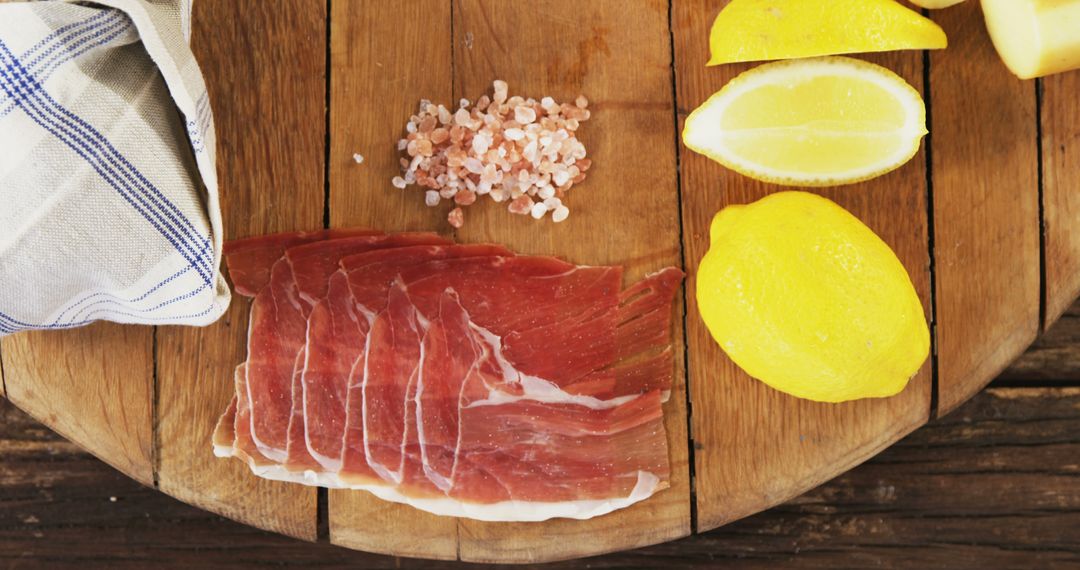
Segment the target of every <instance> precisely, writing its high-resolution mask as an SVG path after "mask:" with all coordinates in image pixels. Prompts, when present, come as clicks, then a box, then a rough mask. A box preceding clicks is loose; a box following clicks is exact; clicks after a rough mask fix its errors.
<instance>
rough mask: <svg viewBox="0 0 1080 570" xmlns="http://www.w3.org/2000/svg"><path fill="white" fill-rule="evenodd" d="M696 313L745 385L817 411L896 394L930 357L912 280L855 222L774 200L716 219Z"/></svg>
mask: <svg viewBox="0 0 1080 570" xmlns="http://www.w3.org/2000/svg"><path fill="white" fill-rule="evenodd" d="M695 288H696V299H697V305H698V312H699V313H700V314H701V317H702V319H703V320H704V321H705V324H706V326H707V327H708V329H709V332H710V333H711V334H712V336H713V338H714V339H715V340H716V342H717V343H719V345H720V347H721V348H722V349H723V350H724V351H725V352H726V353H727V354H728V356H729V357H730V358H731V360H732V361H734V362H735V364H737V365H738V366H739V367H740V368H742V369H743V370H745V371H746V372H747V373H748V374H749V375H750V376H753V377H754V378H757V379H758V380H761V381H762V382H765V383H766V384H768V385H770V386H772V387H773V388H776V389H777V390H780V391H782V392H786V393H788V394H792V395H794V396H798V397H800V398H807V399H811V400H816V401H821V402H843V401H846V400H854V399H859V398H875V397H886V396H891V395H893V394H896V393H898V392H900V391H901V390H903V389H904V387H905V386H906V385H907V383H908V380H909V379H911V377H912V376H914V375H915V373H916V372H918V370H919V368H920V367H921V366H922V364H923V362H925V361H926V358H927V356H928V355H929V353H930V329H929V327H928V326H927V323H926V316H925V314H924V313H923V306H922V303H921V301H920V300H919V296H918V294H917V293H916V291H915V287H914V285H912V282H911V278H910V277H909V276H908V273H907V270H905V269H904V266H903V264H902V263H901V262H900V260H899V259H897V257H896V254H895V253H893V251H892V249H890V248H889V246H888V245H887V244H886V243H885V242H884V241H882V239H881V238H879V237H878V236H877V235H876V234H874V232H873V231H872V230H871V229H870V228H868V227H866V225H864V224H863V223H862V222H861V221H859V219H858V218H856V217H855V216H853V215H851V214H850V213H849V212H848V211H847V210H844V209H843V208H841V207H840V206H838V205H836V204H835V203H833V202H831V201H829V200H827V199H825V198H822V197H820V196H817V195H814V194H810V193H807V192H779V193H776V194H771V195H769V196H767V197H765V198H762V199H761V200H758V201H757V202H754V203H752V204H748V205H737V206H729V207H727V208H724V209H723V210H721V211H720V212H719V213H718V214H717V215H716V217H715V218H713V222H712V227H711V229H710V245H709V251H708V253H706V254H705V257H704V258H703V259H702V261H701V264H700V265H699V266H698V272H697V277H696V280H695Z"/></svg>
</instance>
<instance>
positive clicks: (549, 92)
mask: <svg viewBox="0 0 1080 570" xmlns="http://www.w3.org/2000/svg"><path fill="white" fill-rule="evenodd" d="M667 16H668V6H667V2H664V1H663V0H650V1H647V2H637V3H635V4H634V7H633V9H627V8H626V4H625V3H624V2H620V1H618V0H605V1H600V0H592V1H589V2H580V1H578V0H545V1H538V2H529V3H517V2H485V1H481V0H458V1H456V2H454V14H453V18H454V66H453V68H454V93H453V96H454V97H453V99H454V100H457V99H459V98H462V97H464V98H467V99H469V100H475V99H477V98H478V97H479V96H480V95H481V94H483V93H490V92H491V83H492V81H493V80H495V79H503V80H505V81H506V82H507V83H508V84H509V86H510V94H511V95H514V94H518V95H523V96H531V97H536V98H540V97H542V96H552V97H554V98H555V99H556V100H558V101H573V100H574V99H575V98H576V97H577V96H578V95H579V94H584V95H586V97H588V99H589V101H590V105H589V108H590V109H591V110H592V112H593V115H592V118H591V119H590V120H589V121H587V122H586V123H584V124H583V126H582V128H581V130H580V131H579V133H580V137H581V140H582V141H583V142H584V143H585V145H586V146H587V148H588V150H589V156H590V158H592V159H593V161H594V162H593V163H594V165H595V168H594V169H592V170H590V171H589V178H588V179H587V180H586V181H585V182H584V183H582V184H581V185H579V186H575V187H574V188H572V189H571V190H570V192H569V193H568V194H567V198H566V203H567V205H568V206H569V207H570V210H571V214H570V217H569V218H568V219H567V220H566V221H565V222H562V223H560V224H554V223H553V222H551V221H550V219H545V220H543V221H534V220H532V219H530V218H527V217H519V216H515V215H513V214H510V213H508V212H506V210H505V208H506V205H505V204H501V205H500V204H494V203H484V204H478V205H474V206H472V207H470V208H469V209H468V210H467V213H466V220H465V226H464V227H463V228H462V229H461V230H460V231H458V232H457V233H458V237H459V238H460V239H461V240H462V241H467V242H483V241H492V242H495V243H502V244H505V245H507V246H509V247H510V248H512V249H515V250H517V251H522V252H527V253H535V254H548V255H550V254H554V255H558V256H559V257H562V258H564V259H567V260H569V261H572V262H574V263H579V264H590V265H597V264H614V265H622V266H623V267H624V268H625V270H626V282H627V283H632V282H634V281H637V280H638V279H641V278H642V277H643V276H644V275H645V274H646V273H649V272H652V271H656V270H659V269H661V268H663V267H666V266H672V265H674V266H679V265H680V251H679V212H678V195H677V192H678V187H677V181H676V164H675V133H674V122H673V108H674V105H673V101H672V92H671V68H670V65H671V56H670V54H671V45H670V35H669V29H668V17H667ZM523 54H527V55H523ZM484 202H488V201H484ZM673 311H674V315H675V317H674V319H673V323H674V326H673V331H672V334H673V338H674V343H675V350H676V354H679V355H681V354H682V352H683V350H682V330H681V329H682V326H681V322H682V303H681V299H680V301H679V302H677V303H675V306H674V307H673ZM676 360H677V362H675V363H673V365H674V366H676V370H675V378H676V382H675V384H674V386H673V388H672V393H671V398H670V400H669V401H668V402H667V404H666V405H665V410H664V415H665V426H666V428H667V432H668V445H669V453H670V459H671V470H672V471H671V472H672V477H671V488H670V489H667V490H665V491H662V492H660V493H658V494H657V495H655V496H654V497H652V498H650V499H649V500H647V501H645V502H643V503H641V504H639V505H635V506H633V507H630V508H628V509H625V510H622V511H618V512H615V513H612V514H610V515H606V516H603V517H599V518H596V519H592V520H588V521H574V520H565V519H564V520H552V521H548V522H545V523H541V524H536V523H518V524H506V523H496V524H493V523H481V522H478V521H472V520H465V519H462V520H461V521H460V523H459V528H460V531H459V532H460V558H461V559H462V560H468V561H483V562H488V561H492V562H493V561H498V562H532V561H545V560H554V559H563V558H571V557H578V556H584V555H590V554H597V553H602V552H610V551H613V550H621V549H625V548H633V547H635V546H641V545H645V544H652V543H656V542H661V541H665V540H671V539H673V538H678V537H681V536H685V535H687V534H689V532H690V511H689V506H690V494H689V466H688V461H687V445H686V441H687V436H686V415H685V414H686V411H685V401H686V400H685V398H686V396H685V388H684V384H683V377H684V374H683V369H682V359H681V358H677V359H676Z"/></svg>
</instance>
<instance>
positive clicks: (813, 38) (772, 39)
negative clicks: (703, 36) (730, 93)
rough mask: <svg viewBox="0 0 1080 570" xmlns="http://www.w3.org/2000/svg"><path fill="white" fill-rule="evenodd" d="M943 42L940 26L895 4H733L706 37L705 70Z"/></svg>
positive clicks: (863, 0) (781, 0)
mask: <svg viewBox="0 0 1080 570" xmlns="http://www.w3.org/2000/svg"><path fill="white" fill-rule="evenodd" d="M947 43H948V41H947V40H946V37H945V32H944V31H943V30H942V29H941V26H938V25H937V24H935V23H934V22H933V21H931V20H930V19H928V18H926V17H923V16H922V15H921V14H919V13H918V12H915V11H914V10H911V9H909V8H907V7H905V6H903V5H901V4H899V3H897V2H895V1H894V0H829V1H828V2H823V1H822V0H732V2H731V3H729V4H728V5H727V6H726V7H725V8H724V9H723V10H721V11H720V14H719V15H717V16H716V20H715V21H714V22H713V26H712V30H711V31H710V32H709V49H710V52H711V54H712V57H711V59H710V60H709V65H719V64H722V63H734V62H738V61H761V60H768V59H793V58H800V57H815V56H820V55H836V54H843V53H865V52H877V51H892V50H900V49H941V48H944V47H945V46H946V44H947Z"/></svg>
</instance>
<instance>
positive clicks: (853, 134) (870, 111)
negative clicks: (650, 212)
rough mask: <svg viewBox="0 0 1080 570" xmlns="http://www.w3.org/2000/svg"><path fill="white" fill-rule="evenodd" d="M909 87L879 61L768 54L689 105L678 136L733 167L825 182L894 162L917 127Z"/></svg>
mask: <svg viewBox="0 0 1080 570" xmlns="http://www.w3.org/2000/svg"><path fill="white" fill-rule="evenodd" d="M926 132H927V131H926V107H925V105H924V104H923V101H922V97H921V96H920V94H919V92H918V91H916V90H915V89H914V88H913V87H911V86H910V85H909V84H908V83H907V82H906V81H904V79H903V78H901V77H899V76H898V75H896V74H895V73H893V72H891V71H889V70H888V69H885V68H883V67H881V66H878V65H874V64H872V63H868V62H865V61H861V60H857V59H852V58H847V57H825V58H815V59H807V60H797V61H784V62H776V63H770V64H766V65H762V66H759V67H756V68H754V69H752V70H750V71H747V72H745V73H743V74H741V75H739V76H738V77H736V78H735V79H733V80H731V81H730V82H729V83H728V84H727V85H725V86H724V87H723V88H722V89H721V90H720V91H718V92H717V93H715V94H714V95H713V96H712V97H710V98H709V99H708V100H707V101H705V103H703V104H702V105H701V106H700V107H698V108H697V109H695V110H694V111H693V112H692V113H691V114H690V115H689V116H688V117H687V119H686V122H685V126H684V129H683V133H682V138H683V142H684V143H685V144H686V146H687V147H689V148H690V149H691V150H694V151H696V152H699V153H701V154H704V155H706V156H708V157H709V158H711V159H713V160H715V161H717V162H719V163H720V164H722V165H724V166H726V167H728V168H730V169H732V170H735V171H736V172H739V173H741V174H743V175H746V176H750V177H751V178H755V179H758V180H762V181H765V182H772V183H777V184H786V185H790V186H835V185H839V184H848V183H852V182H859V181H862V180H867V179H870V178H874V177H876V176H879V175H881V174H884V173H886V172H889V171H891V170H894V169H895V168H897V167H899V166H900V165H902V164H904V163H905V162H907V161H908V160H910V159H911V157H913V156H914V155H915V153H917V152H918V150H919V145H920V142H921V140H922V137H923V136H925V135H926Z"/></svg>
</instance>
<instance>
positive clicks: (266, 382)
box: [227, 232, 446, 471]
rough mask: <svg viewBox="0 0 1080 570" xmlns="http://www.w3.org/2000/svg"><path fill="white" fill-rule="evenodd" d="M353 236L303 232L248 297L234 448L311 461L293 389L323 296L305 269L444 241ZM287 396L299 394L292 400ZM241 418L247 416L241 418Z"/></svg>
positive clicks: (327, 268)
mask: <svg viewBox="0 0 1080 570" xmlns="http://www.w3.org/2000/svg"><path fill="white" fill-rule="evenodd" d="M353 234H354V235H349V236H348V237H341V238H337V239H327V240H323V241H315V240H316V236H312V235H311V234H305V238H304V239H305V240H307V241H306V242H305V243H304V244H302V245H294V246H293V247H291V248H289V249H288V251H289V252H290V253H291V255H285V256H283V257H281V258H279V259H278V260H277V261H275V262H274V264H273V266H272V267H271V269H270V278H269V280H268V281H267V282H266V283H265V284H264V285H263V287H262V288H261V289H260V290H259V291H258V292H257V294H256V295H255V299H254V301H253V302H252V307H251V318H250V321H249V324H248V362H247V367H246V371H247V372H246V377H245V379H244V392H243V394H244V395H246V398H247V405H246V406H243V405H242V403H241V402H238V406H237V407H238V409H241V408H245V407H246V409H248V410H249V412H248V413H247V415H246V417H245V415H244V414H240V413H238V414H237V423H236V429H237V431H238V432H243V431H247V432H249V433H250V438H248V437H237V439H236V441H237V444H238V446H243V447H240V448H239V451H241V452H243V453H244V454H246V455H248V456H254V455H262V456H265V457H266V458H268V459H270V460H272V461H276V462H279V463H287V465H288V466H289V467H291V468H292V470H296V471H302V470H303V469H305V468H307V467H312V466H314V464H315V461H314V459H312V458H310V456H309V455H308V454H307V451H306V449H307V446H306V445H305V444H304V439H303V420H302V414H303V406H302V396H301V393H300V391H301V384H300V377H301V375H302V371H303V363H304V362H306V355H305V354H304V353H302V352H301V349H302V348H303V347H304V345H305V343H306V337H307V319H308V316H309V315H310V312H311V309H312V303H311V300H312V299H314V298H315V296H318V295H320V293H323V294H324V292H320V291H315V290H314V289H318V288H319V287H318V286H315V287H314V288H312V287H311V283H313V282H314V281H313V280H312V279H311V277H312V275H318V276H319V277H321V280H322V281H323V282H324V283H325V282H326V280H327V279H328V278H329V275H330V274H331V273H332V272H333V271H334V270H335V268H336V265H337V262H338V259H339V258H340V257H341V256H342V255H347V254H355V253H358V252H363V251H369V250H371V249H377V248H393V247H401V246H407V245H416V244H432V243H445V242H446V240H444V239H442V238H439V237H438V236H435V235H433V234H398V235H393V236H387V235H383V234H380V233H373V232H353ZM287 242H288V238H287V237H283V236H278V237H276V238H275V239H274V240H269V241H268V242H263V243H260V244H258V245H259V248H262V249H273V248H274V247H279V246H280V244H281V243H287ZM259 248H256V247H255V246H250V247H248V248H245V249H242V250H241V251H242V252H246V253H247V252H252V251H255V250H257V249H259ZM262 249H259V251H262ZM260 256H263V257H264V256H265V253H259V254H258V255H255V254H251V255H250V257H260ZM227 259H228V258H227ZM227 263H228V262H227ZM237 263H239V262H237ZM294 265H296V266H297V267H299V268H300V271H301V272H302V274H303V275H304V277H302V278H301V283H304V284H305V285H308V287H307V288H306V289H305V290H303V291H302V290H301V289H300V286H299V284H298V283H297V281H296V277H295V275H296V273H294V271H293V267H294ZM230 267H231V266H230ZM245 270H246V271H247V273H246V275H249V276H252V275H261V274H262V271H261V270H256V269H252V268H248V267H247V266H245ZM305 279H306V280H305ZM315 281H317V280H315ZM250 284H254V283H249V285H250ZM323 288H325V285H323ZM294 394H295V395H296V396H298V397H296V398H294ZM294 402H295V405H294ZM245 419H247V420H248V421H246V422H245V421H244V420H245ZM290 436H291V437H292V439H295V440H297V443H295V444H294V445H293V449H294V453H293V455H292V457H291V461H290V454H289V440H290ZM249 442H250V443H253V444H254V447H251V446H249V445H248V444H249Z"/></svg>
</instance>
